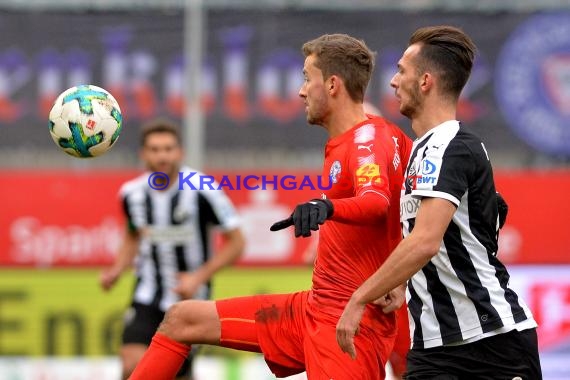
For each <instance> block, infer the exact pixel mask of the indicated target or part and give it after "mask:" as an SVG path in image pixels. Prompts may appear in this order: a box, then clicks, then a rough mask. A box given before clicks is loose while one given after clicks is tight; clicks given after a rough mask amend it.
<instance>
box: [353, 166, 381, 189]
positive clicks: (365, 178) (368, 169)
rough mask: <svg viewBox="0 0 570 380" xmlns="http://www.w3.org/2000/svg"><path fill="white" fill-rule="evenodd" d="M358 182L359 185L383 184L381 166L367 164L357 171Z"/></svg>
mask: <svg viewBox="0 0 570 380" xmlns="http://www.w3.org/2000/svg"><path fill="white" fill-rule="evenodd" d="M356 180H357V183H358V184H359V185H362V186H370V185H372V184H380V183H382V179H381V177H380V166H378V164H366V165H363V166H361V167H359V168H358V169H357V170H356Z"/></svg>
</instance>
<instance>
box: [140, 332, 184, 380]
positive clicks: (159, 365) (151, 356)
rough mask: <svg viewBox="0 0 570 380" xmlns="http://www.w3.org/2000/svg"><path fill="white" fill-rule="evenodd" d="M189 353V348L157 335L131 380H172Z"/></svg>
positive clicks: (159, 334) (164, 336)
mask: <svg viewBox="0 0 570 380" xmlns="http://www.w3.org/2000/svg"><path fill="white" fill-rule="evenodd" d="M189 352H190V347H189V346H187V345H185V344H182V343H178V342H177V341H175V340H173V339H170V338H169V337H167V336H166V335H163V334H161V333H156V334H154V337H153V338H152V342H151V343H150V346H149V347H148V349H147V351H146V352H145V354H144V356H143V357H142V359H141V361H140V362H139V363H138V364H137V367H136V368H135V370H134V371H133V374H132V375H131V377H129V380H172V379H174V378H175V377H176V374H177V373H178V371H179V370H180V367H181V366H182V363H183V362H184V359H186V358H187V357H188V353H189Z"/></svg>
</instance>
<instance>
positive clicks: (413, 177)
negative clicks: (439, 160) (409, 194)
mask: <svg viewBox="0 0 570 380" xmlns="http://www.w3.org/2000/svg"><path fill="white" fill-rule="evenodd" d="M418 166H419V167H420V170H419V174H417V172H416V168H415V165H413V164H412V165H410V169H409V170H408V178H407V179H406V184H407V186H409V188H410V190H413V189H416V188H417V185H421V184H425V185H435V184H436V183H437V176H432V175H430V174H434V173H435V172H436V171H437V165H435V164H434V163H433V162H431V161H430V160H427V159H426V160H422V161H421V163H420V164H419V165H418Z"/></svg>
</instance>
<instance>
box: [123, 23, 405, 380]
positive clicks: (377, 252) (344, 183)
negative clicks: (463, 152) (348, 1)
mask: <svg viewBox="0 0 570 380" xmlns="http://www.w3.org/2000/svg"><path fill="white" fill-rule="evenodd" d="M303 53H304V55H305V57H306V59H305V65H304V69H303V74H304V77H305V80H304V83H303V86H302V87H301V89H300V91H299V95H300V97H301V98H302V99H303V100H304V102H305V105H306V112H307V120H308V122H309V123H310V124H316V125H321V126H323V127H324V128H325V129H326V130H327V132H328V134H329V140H328V142H327V144H326V148H325V161H324V167H323V175H324V176H326V177H330V181H331V186H330V187H329V188H328V190H326V191H325V192H324V194H320V195H321V197H320V198H317V197H318V196H319V194H315V197H316V199H313V200H311V201H309V202H307V203H303V204H300V205H298V206H297V207H296V208H295V210H294V211H293V213H292V214H291V216H290V217H289V218H288V219H285V220H282V221H279V222H277V223H275V224H274V225H273V226H271V230H272V231H277V230H281V229H284V228H287V227H289V226H294V228H295V232H294V233H295V236H296V237H300V236H303V237H307V236H310V235H311V231H316V230H319V229H320V236H319V242H318V248H317V257H316V260H315V266H314V270H313V283H312V287H311V289H310V290H308V291H301V292H296V293H291V294H280V295H256V296H250V297H239V298H232V299H226V300H219V301H196V300H187V301H183V302H179V303H177V304H175V305H174V306H173V307H171V308H170V310H169V311H168V312H167V313H166V316H165V318H164V321H163V323H162V324H161V326H160V327H159V329H158V331H157V333H156V335H155V337H154V338H153V343H152V344H151V346H150V347H149V349H148V350H147V352H146V354H145V356H144V357H143V359H142V360H141V362H139V365H138V366H137V368H136V369H135V371H134V373H133V375H132V376H131V380H140V379H149V380H150V379H152V380H166V379H172V378H173V377H174V375H175V374H176V372H177V370H178V367H179V366H180V364H181V363H182V361H183V358H185V357H186V355H187V353H188V350H189V349H190V346H191V345H192V344H214V345H219V346H223V347H230V348H235V349H240V350H247V351H253V352H261V353H263V355H264V356H265V360H266V362H267V364H268V366H269V367H270V369H271V371H272V372H273V373H274V374H275V375H276V376H277V377H286V376H290V375H293V374H296V373H301V372H303V371H306V372H307V376H308V378H309V379H311V380H321V379H322V380H330V379H335V380H352V379H359V380H368V379H369V380H379V379H384V376H385V372H384V366H385V365H386V362H387V361H388V358H389V356H390V353H391V351H392V347H393V345H394V338H395V336H396V315H395V313H394V312H393V311H394V310H396V309H398V308H399V307H400V306H401V305H402V304H403V302H404V287H403V286H402V287H400V288H397V289H395V290H394V291H392V292H390V293H388V294H386V295H384V296H382V297H380V298H379V299H378V300H376V301H375V302H374V303H372V304H370V305H368V306H367V309H366V312H365V315H364V319H363V321H364V322H363V323H362V325H361V328H360V331H359V334H358V336H357V337H356V339H355V345H356V347H357V350H358V354H359V355H358V358H357V359H356V360H351V359H350V358H349V357H348V356H347V355H344V354H343V353H342V351H341V350H340V348H339V347H338V345H337V344H336V323H337V321H338V318H339V317H340V315H341V313H342V311H343V308H344V306H345V305H346V303H347V301H348V300H349V298H350V296H351V294H352V293H353V292H354V291H355V290H356V289H357V288H358V287H359V286H360V285H361V284H362V283H363V282H364V281H365V280H366V278H368V277H369V276H370V275H371V274H372V273H374V272H375V271H376V269H377V268H378V267H379V266H380V265H381V264H382V263H383V262H384V261H385V259H386V258H387V256H388V255H389V253H390V252H391V251H392V249H394V247H395V246H396V245H397V244H398V243H399V241H400V240H401V228H400V222H399V219H400V215H399V206H400V203H399V196H400V189H401V187H402V181H403V176H404V169H403V167H404V166H405V163H406V162H407V160H408V156H409V152H410V148H411V145H412V143H411V141H410V140H409V138H408V137H407V136H406V135H405V134H404V133H403V132H402V131H401V130H400V129H398V128H397V127H396V126H395V125H393V124H391V123H389V122H388V121H386V120H384V119H383V118H381V117H378V116H372V115H367V114H366V113H365V112H364V109H363V100H364V93H365V90H366V87H367V85H368V82H369V80H370V76H371V73H372V70H373V68H374V53H372V52H371V51H370V50H369V49H368V47H367V46H366V45H365V44H364V42H362V41H360V40H357V39H355V38H353V37H350V36H347V35H343V34H334V35H324V36H321V37H319V38H317V39H315V40H312V41H309V42H307V43H305V45H303Z"/></svg>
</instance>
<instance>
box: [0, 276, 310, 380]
mask: <svg viewBox="0 0 570 380" xmlns="http://www.w3.org/2000/svg"><path fill="white" fill-rule="evenodd" d="M99 274H100V272H99V270H96V269H73V270H71V269H50V270H35V269H0V335H1V337H2V339H0V357H2V356H34V357H45V356H59V357H73V356H112V355H115V354H117V352H118V351H117V350H118V347H119V343H120V337H121V335H120V334H121V333H122V327H123V315H124V313H125V311H126V309H127V307H128V306H129V302H130V292H131V290H132V288H133V286H134V280H135V279H134V276H133V275H132V273H125V275H124V277H122V278H121V280H120V281H119V282H118V284H117V286H115V287H114V288H113V289H112V290H111V291H110V292H109V293H104V292H103V291H102V290H101V288H100V287H99ZM268 279H271V280H268ZM310 280H311V268H310V267H309V266H305V267H302V268H287V269H279V268H272V269H270V268H265V269H262V270H261V269H248V268H240V269H235V268H231V269H226V270H224V271H222V272H220V273H218V274H217V275H216V278H215V280H214V281H213V288H212V291H213V297H214V298H215V299H221V298H228V297H236V296H245V295H252V294H265V293H287V292H293V291H297V290H303V289H308V288H309V287H310ZM0 379H3V380H4V379H8V378H7V377H2V376H0ZM105 379H106V378H105Z"/></svg>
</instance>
